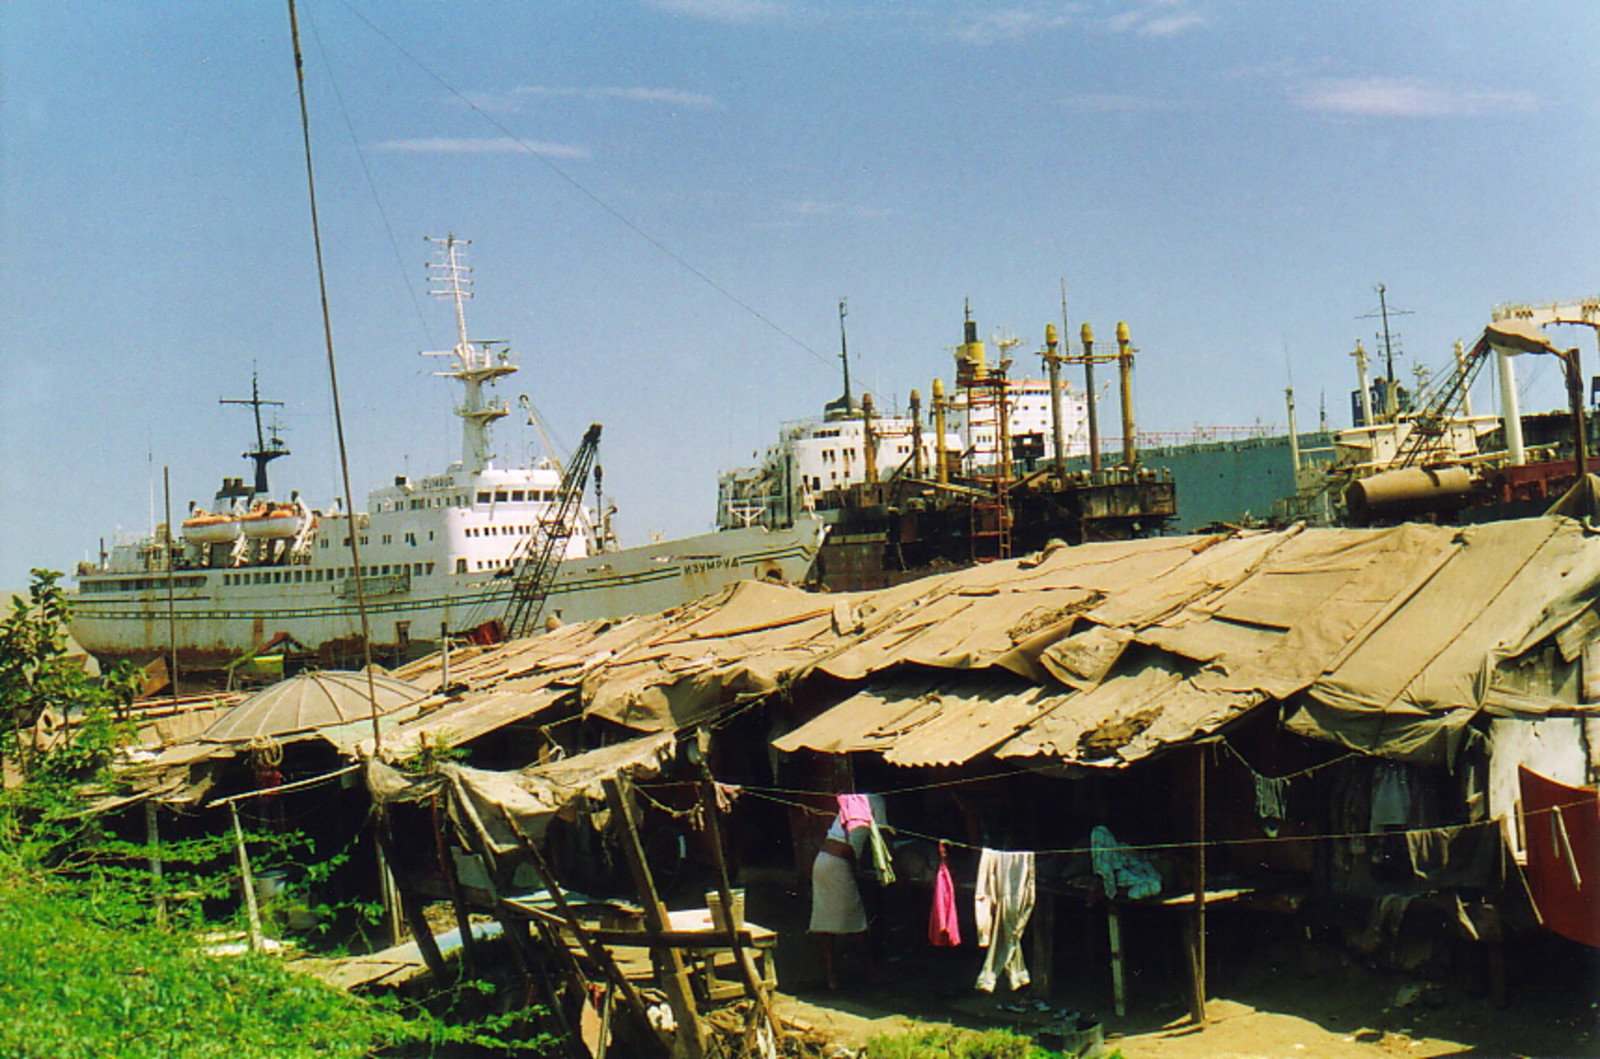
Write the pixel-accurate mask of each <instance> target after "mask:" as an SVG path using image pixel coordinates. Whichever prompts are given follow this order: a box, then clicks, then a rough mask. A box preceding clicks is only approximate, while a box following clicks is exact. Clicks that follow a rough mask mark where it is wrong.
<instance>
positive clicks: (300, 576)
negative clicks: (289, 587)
mask: <svg viewBox="0 0 1600 1059" xmlns="http://www.w3.org/2000/svg"><path fill="white" fill-rule="evenodd" d="M304 580H305V571H303V570H296V571H295V572H294V583H295V584H297V585H298V584H299V583H300V582H302V581H304Z"/></svg>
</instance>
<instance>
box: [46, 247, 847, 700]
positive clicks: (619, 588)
mask: <svg viewBox="0 0 1600 1059" xmlns="http://www.w3.org/2000/svg"><path fill="white" fill-rule="evenodd" d="M436 242H437V245H438V259H437V262H436V264H435V266H434V270H433V274H432V278H433V280H434V284H433V292H434V293H436V294H440V295H442V296H444V297H446V298H448V299H449V300H450V302H451V303H452V306H453V308H454V312H455V319H456V325H457V326H456V333H457V342H456V345H455V347H454V348H453V349H451V350H449V351H446V352H443V353H439V354H430V355H436V356H441V357H448V358H450V359H449V360H448V362H447V364H446V367H445V368H444V369H443V370H441V371H440V372H438V373H437V374H439V375H441V376H443V377H446V378H449V379H452V380H454V381H455V382H457V383H459V384H461V386H462V388H463V390H464V399H463V400H462V401H461V403H460V404H459V405H457V406H455V409H454V410H455V413H456V415H457V416H459V417H460V419H461V422H462V445H461V458H460V460H459V461H457V462H455V463H452V464H451V465H450V466H449V467H447V468H446V469H445V470H444V471H443V472H441V473H439V474H435V475H431V476H428V477H423V478H412V477H410V476H407V475H399V476H396V477H395V478H393V479H392V480H391V482H390V483H389V484H387V485H385V486H382V487H380V488H378V489H374V490H373V491H372V492H371V493H369V495H368V501H367V510H366V511H364V512H358V513H356V514H355V516H354V517H353V518H352V517H350V515H349V514H348V513H347V512H343V511H341V510H340V509H339V506H338V505H337V504H334V505H331V506H329V507H327V508H312V507H310V506H309V505H308V504H307V503H306V502H305V501H304V500H303V499H302V498H301V497H300V496H299V495H298V494H290V495H289V497H288V498H287V499H282V500H279V499H274V498H273V496H272V494H271V491H270V489H269V485H268V482H267V477H266V467H265V462H266V461H265V460H257V461H256V471H257V473H256V476H255V479H254V480H253V481H251V482H249V483H246V482H245V481H244V480H243V479H239V478H230V479H225V480H224V482H223V486H222V488H221V489H219V490H218V492H217V495H216V498H215V500H214V502H213V506H212V509H211V510H199V509H196V510H193V511H191V512H190V514H189V517H188V518H186V519H185V520H184V522H183V525H182V527H181V532H179V533H177V534H170V533H168V532H167V529H166V527H157V530H156V532H154V533H152V534H150V535H147V536H144V537H141V538H138V539H135V540H130V541H126V542H122V543H118V544H115V545H114V546H113V547H112V549H111V551H110V553H109V554H108V555H103V556H102V557H101V558H100V559H99V560H98V561H95V562H87V563H83V564H80V566H79V569H78V572H77V579H78V590H77V593H76V595H75V599H74V618H73V626H72V631H73V635H74V636H76V637H77V639H78V640H79V641H80V642H81V643H82V644H83V645H84V647H86V648H87V649H88V650H89V651H91V652H92V653H94V654H96V655H97V656H100V657H102V658H110V659H118V658H130V659H134V660H136V661H146V660H149V659H151V658H154V657H157V656H163V655H165V654H167V653H168V651H169V650H170V649H171V645H173V644H176V646H177V653H178V654H179V656H180V659H181V660H182V664H184V665H186V666H188V667H190V668H195V667H199V668H217V667H220V666H223V665H226V664H227V663H228V662H230V661H232V660H234V659H237V658H239V657H241V656H243V655H246V654H248V653H250V652H253V651H256V650H259V649H261V648H262V647H263V645H266V644H268V643H271V642H273V641H275V640H281V641H286V642H289V641H292V642H293V643H294V644H296V645H298V646H299V647H302V648H305V649H309V650H316V651H319V652H320V653H321V654H322V655H323V656H324V657H325V658H327V659H330V660H331V659H335V658H346V659H347V657H354V656H355V655H356V654H357V653H358V651H359V648H360V633H359V630H360V628H361V625H360V620H359V619H360V614H359V611H358V607H357V604H358V596H359V597H360V598H361V599H364V601H365V603H366V606H367V610H368V613H369V617H370V627H371V630H372V639H373V646H374V647H375V648H377V649H378V654H379V655H380V657H385V658H389V657H396V656H406V655H409V654H413V653H416V652H418V651H421V650H425V649H428V648H429V647H431V646H432V645H433V644H435V643H437V642H438V640H439V638H440V636H441V634H461V633H465V632H467V631H469V630H473V629H481V628H485V627H488V626H489V625H490V623H492V622H494V621H496V620H498V619H499V618H500V617H501V616H502V614H503V613H504V611H505V609H506V606H507V604H508V602H509V601H510V599H511V595H512V586H513V583H514V574H515V571H516V567H517V563H518V561H519V559H520V558H522V557H523V556H525V555H527V554H528V553H529V552H530V551H531V550H532V549H533V548H534V547H535V546H536V545H537V544H538V542H540V541H541V540H542V539H543V538H544V536H545V535H546V534H548V533H549V532H550V531H551V530H552V529H553V528H554V526H553V523H552V521H551V520H552V519H553V518H554V517H555V514H556V511H557V508H556V506H555V502H556V499H557V493H558V491H559V489H560V487H561V469H560V467H559V466H558V465H557V464H556V463H555V462H554V460H553V459H552V458H550V457H544V458H541V459H539V460H537V461H535V462H534V463H532V464H530V465H528V466H517V465H510V464H503V463H502V461H501V460H500V459H499V458H498V457H497V455H496V453H495V451H494V447H493V440H492V426H493V424H494V423H495V422H496V421H497V420H499V419H501V418H503V417H504V416H505V415H506V414H507V407H506V405H505V402H503V401H501V400H499V399H497V398H495V397H494V396H493V394H492V391H491V388H492V387H493V385H494V383H495V381H496V380H498V379H501V378H504V377H506V376H508V375H510V374H512V373H514V372H515V371H517V370H518V369H517V366H516V364H515V363H514V362H513V360H512V358H511V355H510V351H509V349H507V348H506V346H505V344H504V343H500V342H481V341H475V340H473V339H471V338H470V337H469V335H468V331H467V324H466V309H465V306H466V303H467V301H468V300H469V299H470V298H471V296H472V291H471V280H470V275H469V272H468V269H467V266H466V264H465V260H464V251H465V248H466V246H467V243H466V241H465V240H460V239H456V238H455V237H447V238H445V239H442V240H437V241H436ZM253 400H254V403H255V410H256V413H257V416H258V419H259V414H260V409H261V406H262V405H263V404H270V403H271V402H264V401H261V400H260V398H259V393H258V392H255V393H254V398H253ZM245 403H249V402H245ZM272 442H273V443H272V444H270V445H269V444H266V443H262V442H261V436H260V434H259V433H258V445H257V450H256V451H257V453H258V454H260V453H261V452H263V451H265V450H268V449H269V448H270V449H271V450H272V456H271V458H273V459H276V458H278V457H280V456H283V455H287V449H286V448H285V447H283V446H282V443H281V441H278V439H276V437H274V438H273V439H272ZM246 455H247V457H249V456H250V454H248V453H247V454H246ZM575 519H576V524H575V525H571V526H569V527H567V531H568V532H570V539H569V540H568V541H567V544H566V547H565V552H564V556H565V558H564V560H563V561H562V562H561V564H560V566H559V568H558V570H557V573H556V576H555V579H554V581H553V583H552V584H551V586H550V588H549V590H548V599H547V602H546V606H545V608H544V613H545V614H546V615H548V616H549V617H551V618H553V619H557V620H560V621H577V620H586V619H589V618H598V617H620V616H623V615H627V614H636V613H647V612H653V611H658V610H663V609H665V608H667V607H670V606H674V605H677V604H680V603H683V602H687V601H688V600H691V599H695V598H698V597H699V596H701V595H704V594H706V593H709V592H712V591H715V590H717V589H718V588H720V587H722V586H723V585H725V584H727V583H729V582H731V581H734V580H737V579H740V578H746V577H763V578H768V579H776V580H784V581H794V582H799V581H803V580H804V579H805V577H806V576H807V573H808V571H809V569H810V566H811V562H812V559H813V558H814V556H815V554H816V549H817V546H818V544H819V543H820V539H821V535H822V527H821V525H820V523H818V522H816V521H815V520H806V519H800V520H797V521H796V522H795V523H793V524H792V525H791V526H789V527H786V528H785V529H784V530H783V531H781V532H768V531H767V530H765V529H763V528H760V527H751V528H748V529H746V530H744V531H743V532H741V533H735V534H724V533H708V534H703V535H701V536H697V537H691V538H687V539H680V540H673V541H665V542H661V543H659V544H654V545H649V546H646V547H640V548H631V549H622V550H613V551H602V550H601V544H600V541H599V539H598V538H600V537H601V536H603V534H601V533H599V532H598V531H597V527H596V520H595V519H594V517H593V515H592V513H591V512H590V510H589V509H588V508H586V507H583V506H581V505H580V506H579V508H578V510H577V513H576V515H575ZM352 535H354V537H355V541H354V545H355V547H352V539H351V538H352ZM357 552H359V554H360V557H361V562H360V565H359V568H358V566H357V564H356V562H355V559H354V554H355V553H357ZM358 579H359V585H358ZM358 588H359V592H358ZM169 596H170V599H171V606H170V607H169V605H168V600H169Z"/></svg>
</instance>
